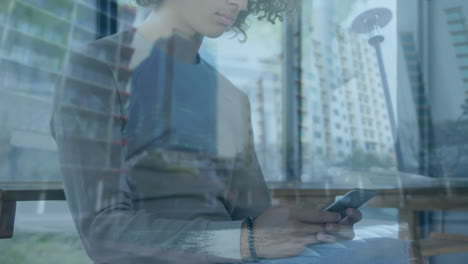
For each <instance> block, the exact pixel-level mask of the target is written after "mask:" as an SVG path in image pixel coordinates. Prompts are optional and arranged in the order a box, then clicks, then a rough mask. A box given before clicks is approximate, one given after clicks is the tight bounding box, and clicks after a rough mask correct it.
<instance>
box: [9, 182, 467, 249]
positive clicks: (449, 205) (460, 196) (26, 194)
mask: <svg viewBox="0 0 468 264" xmlns="http://www.w3.org/2000/svg"><path fill="white" fill-rule="evenodd" d="M459 188H460V187H459ZM345 191H346V189H321V188H307V187H306V188H304V187H302V188H297V186H294V187H293V188H291V186H281V187H280V186H275V187H273V188H272V189H271V192H272V195H273V198H274V199H277V200H283V201H287V202H289V203H291V202H293V203H297V202H298V201H300V202H301V203H302V204H304V205H307V204H310V203H315V202H318V201H321V200H322V201H323V199H324V198H328V199H329V198H330V197H333V196H335V195H340V194H343V193H344V192H345ZM451 191H452V193H451V196H449V197H450V198H448V199H447V197H446V198H445V199H441V197H440V196H439V197H437V196H438V195H437V194H439V195H440V194H442V195H443V196H444V197H445V196H446V195H447V194H446V193H445V192H444V191H442V193H441V188H440V187H439V186H438V187H435V188H434V187H433V188H429V190H427V189H426V190H424V191H423V192H422V193H420V192H418V190H417V189H413V188H410V189H407V190H406V193H405V194H404V195H403V197H406V198H408V195H409V196H410V197H411V198H410V199H408V200H406V199H405V201H404V203H402V202H401V201H402V200H401V198H402V196H401V195H402V194H401V193H400V190H388V189H387V190H380V197H377V198H376V199H374V201H373V202H372V203H370V204H369V205H370V206H374V207H393V208H398V209H399V210H400V221H401V222H406V223H408V224H409V227H410V230H406V231H404V232H402V233H401V235H402V237H401V238H402V239H414V240H416V241H418V240H419V239H418V234H417V230H418V228H417V226H416V225H417V220H418V219H417V217H416V215H417V214H418V212H419V211H429V210H434V209H442V210H450V209H462V210H466V209H467V208H468V200H467V198H468V189H467V186H465V185H464V186H462V187H461V189H457V188H452V189H451ZM41 200H49V201H50V200H55V201H62V200H65V194H64V192H63V187H62V184H61V183H59V182H45V183H30V182H28V183H1V182H0V239H1V238H11V237H12V236H13V231H14V222H15V214H16V202H19V201H41ZM428 200H431V202H429V203H428ZM402 205H403V206H402ZM408 231H409V237H408ZM405 233H406V234H405ZM419 247H420V249H421V254H422V255H423V256H435V255H441V254H449V253H457V252H468V236H461V235H453V234H445V233H432V234H431V236H430V237H429V238H428V239H425V240H420V241H419Z"/></svg>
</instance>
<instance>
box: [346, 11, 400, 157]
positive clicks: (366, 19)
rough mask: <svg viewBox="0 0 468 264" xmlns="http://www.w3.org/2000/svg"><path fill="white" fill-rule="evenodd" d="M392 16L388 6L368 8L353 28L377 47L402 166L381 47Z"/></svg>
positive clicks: (388, 110) (356, 20) (388, 108)
mask: <svg viewBox="0 0 468 264" xmlns="http://www.w3.org/2000/svg"><path fill="white" fill-rule="evenodd" d="M392 17H393V15H392V11H390V9H388V8H374V9H371V10H367V11H365V12H364V13H362V14H360V15H359V16H357V17H356V18H355V19H354V21H353V23H352V26H351V29H352V30H353V31H354V32H355V33H358V34H368V35H369V44H370V45H371V46H373V47H374V48H375V52H376V53H377V60H378V63H379V70H380V77H381V78H382V86H383V90H384V94H385V101H386V103H387V113H388V119H389V122H390V129H391V131H392V136H393V142H394V146H395V154H396V158H397V162H398V166H401V165H402V164H403V163H402V158H403V157H402V155H401V154H402V153H401V147H400V143H399V140H398V135H397V126H396V120H395V112H394V111H393V104H392V98H391V95H390V88H389V87H388V79H387V73H386V71H385V65H384V61H383V56H382V47H381V44H382V42H384V40H385V37H384V36H383V34H382V31H381V29H382V28H384V27H385V26H387V25H388V24H389V23H390V21H391V20H392Z"/></svg>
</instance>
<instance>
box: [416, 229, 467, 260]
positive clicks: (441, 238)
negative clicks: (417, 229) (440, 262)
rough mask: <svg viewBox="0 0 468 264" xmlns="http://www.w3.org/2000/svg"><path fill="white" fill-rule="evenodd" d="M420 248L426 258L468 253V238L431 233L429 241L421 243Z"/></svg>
mask: <svg viewBox="0 0 468 264" xmlns="http://www.w3.org/2000/svg"><path fill="white" fill-rule="evenodd" d="M419 247H420V249H421V254H422V255H423V256H424V257H431V256H437V255H444V254H452V253H460V252H468V236H466V235H456V234H448V233H431V234H430V236H429V238H428V239H425V240H421V241H420V242H419Z"/></svg>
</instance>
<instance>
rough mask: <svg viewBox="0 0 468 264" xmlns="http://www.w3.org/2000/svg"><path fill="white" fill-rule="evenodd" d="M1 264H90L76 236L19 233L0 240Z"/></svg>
mask: <svg viewBox="0 0 468 264" xmlns="http://www.w3.org/2000/svg"><path fill="white" fill-rule="evenodd" d="M0 263H2V264H19V263H21V264H29V263H34V264H63V263H67V264H91V263H92V261H91V260H89V258H88V257H87V256H86V254H85V252H84V250H83V249H82V246H81V242H80V239H79V238H78V237H77V236H73V235H66V234H54V233H40V234H36V233H34V234H33V233H20V232H16V234H15V236H14V237H13V238H12V239H2V240H0Z"/></svg>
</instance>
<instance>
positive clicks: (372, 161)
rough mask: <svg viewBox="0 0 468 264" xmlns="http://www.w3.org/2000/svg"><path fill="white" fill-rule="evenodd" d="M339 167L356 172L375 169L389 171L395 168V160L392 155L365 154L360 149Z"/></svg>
mask: <svg viewBox="0 0 468 264" xmlns="http://www.w3.org/2000/svg"><path fill="white" fill-rule="evenodd" d="M339 165H340V166H343V167H346V168H350V169H354V170H368V169H370V168H373V167H377V168H385V169H388V168H392V167H395V160H394V159H393V158H392V157H391V156H390V155H385V154H379V153H371V152H364V151H362V150H360V149H358V150H356V151H354V152H353V153H352V154H351V155H349V156H348V157H347V158H346V159H345V160H344V161H342V162H341V163H340V164H339Z"/></svg>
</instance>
